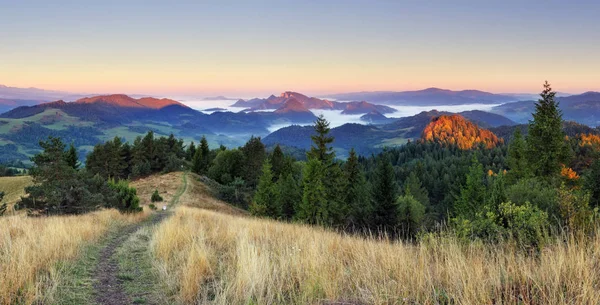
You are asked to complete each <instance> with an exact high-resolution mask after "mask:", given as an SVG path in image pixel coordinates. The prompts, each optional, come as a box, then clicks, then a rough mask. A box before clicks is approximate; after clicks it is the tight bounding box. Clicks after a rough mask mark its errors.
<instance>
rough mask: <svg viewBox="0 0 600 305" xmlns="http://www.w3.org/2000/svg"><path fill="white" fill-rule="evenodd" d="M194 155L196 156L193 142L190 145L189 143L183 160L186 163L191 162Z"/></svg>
mask: <svg viewBox="0 0 600 305" xmlns="http://www.w3.org/2000/svg"><path fill="white" fill-rule="evenodd" d="M195 154H196V145H194V141H192V143H190V146H188V149H187V152H186V155H185V159H186V160H188V161H192V159H193V158H194V155H195Z"/></svg>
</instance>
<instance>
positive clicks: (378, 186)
mask: <svg viewBox="0 0 600 305" xmlns="http://www.w3.org/2000/svg"><path fill="white" fill-rule="evenodd" d="M371 192H372V196H371V198H372V201H373V225H374V226H375V227H376V228H377V229H379V230H383V231H389V232H391V231H392V230H394V229H395V228H396V225H397V223H398V216H397V202H396V196H397V186H396V176H395V172H394V167H393V166H392V163H391V162H390V160H389V159H388V157H387V156H386V155H381V156H380V157H379V158H378V160H377V168H376V169H375V172H374V177H373V185H372V189H371Z"/></svg>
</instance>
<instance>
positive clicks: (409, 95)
mask: <svg viewBox="0 0 600 305" xmlns="http://www.w3.org/2000/svg"><path fill="white" fill-rule="evenodd" d="M327 97H330V98H334V99H337V100H362V101H369V102H371V103H380V104H388V105H402V106H439V105H465V104H501V103H507V102H512V101H516V100H517V98H515V97H513V96H508V95H501V94H494V93H489V92H484V91H478V90H462V91H452V90H446V89H439V88H428V89H424V90H417V91H400V92H395V91H374V92H352V93H340V94H333V95H329V96H327Z"/></svg>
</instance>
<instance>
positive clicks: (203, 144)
mask: <svg viewBox="0 0 600 305" xmlns="http://www.w3.org/2000/svg"><path fill="white" fill-rule="evenodd" d="M200 150H201V151H202V162H201V163H202V166H201V170H202V172H203V173H206V172H207V171H208V168H209V167H210V161H211V160H210V149H209V147H208V141H207V140H206V137H205V136H202V139H200Z"/></svg>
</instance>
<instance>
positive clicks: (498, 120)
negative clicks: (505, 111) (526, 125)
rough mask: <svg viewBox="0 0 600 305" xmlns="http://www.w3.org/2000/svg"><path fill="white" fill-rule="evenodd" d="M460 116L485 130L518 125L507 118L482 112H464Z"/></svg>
mask: <svg viewBox="0 0 600 305" xmlns="http://www.w3.org/2000/svg"><path fill="white" fill-rule="evenodd" d="M458 114H460V115H461V116H463V117H464V118H466V119H467V120H469V121H471V122H473V123H475V124H477V125H478V126H479V127H483V128H490V127H498V126H512V125H517V123H516V122H515V121H513V120H511V119H509V118H507V117H504V116H502V115H499V114H496V113H491V112H486V111H481V110H469V111H463V112H459V113H458Z"/></svg>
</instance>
